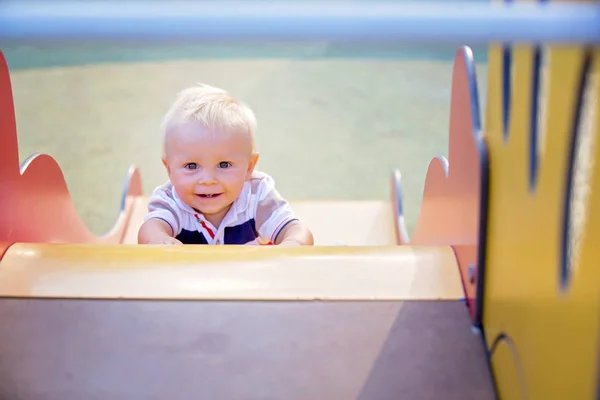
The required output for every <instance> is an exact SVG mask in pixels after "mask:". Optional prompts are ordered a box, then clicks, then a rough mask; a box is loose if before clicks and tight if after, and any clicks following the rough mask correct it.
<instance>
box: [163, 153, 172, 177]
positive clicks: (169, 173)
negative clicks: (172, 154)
mask: <svg viewBox="0 0 600 400" xmlns="http://www.w3.org/2000/svg"><path fill="white" fill-rule="evenodd" d="M161 160H162V163H163V165H164V166H165V168H166V169H167V175H171V167H170V166H169V163H168V162H167V160H166V159H165V158H164V157H163V158H161Z"/></svg>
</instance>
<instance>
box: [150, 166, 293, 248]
mask: <svg viewBox="0 0 600 400" xmlns="http://www.w3.org/2000/svg"><path fill="white" fill-rule="evenodd" d="M150 218H160V219H162V220H163V221H165V222H167V223H168V224H169V225H171V228H172V229H173V233H174V236H175V238H177V239H178V240H179V241H181V242H182V243H183V244H246V245H259V244H268V243H274V242H275V238H276V237H277V234H278V233H279V232H280V231H281V229H282V228H283V227H284V226H285V225H286V224H288V223H289V222H291V221H294V220H296V219H297V218H296V217H295V215H294V213H293V212H292V209H291V207H290V205H289V203H288V202H287V201H286V200H285V199H283V197H281V195H280V194H279V192H277V190H276V189H275V182H274V181H273V178H271V177H270V176H269V175H267V174H265V173H263V172H258V171H255V172H254V173H253V174H252V177H251V178H250V179H249V180H248V181H246V182H245V183H244V186H243V188H242V191H241V193H240V195H239V197H238V198H237V199H236V200H235V202H234V203H233V204H232V206H231V208H230V210H229V211H228V212H227V214H226V215H225V217H224V218H223V221H222V222H221V225H220V226H219V228H218V229H217V228H216V227H215V226H213V225H212V224H211V223H210V222H209V221H208V220H206V218H204V216H203V215H202V214H201V213H199V212H197V211H195V210H194V209H193V208H192V207H190V206H188V205H187V204H185V203H183V202H182V201H181V199H180V198H179V196H177V193H176V192H175V189H174V188H173V185H172V184H171V182H169V181H167V182H166V183H164V184H163V185H161V186H159V187H157V188H156V189H154V191H153V192H152V195H151V196H150V200H149V203H148V214H146V216H145V217H144V222H145V221H147V220H149V219H150Z"/></svg>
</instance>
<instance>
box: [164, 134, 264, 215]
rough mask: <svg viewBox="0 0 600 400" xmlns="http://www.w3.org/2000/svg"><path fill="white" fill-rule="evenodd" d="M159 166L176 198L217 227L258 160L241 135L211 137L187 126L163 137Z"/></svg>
mask: <svg viewBox="0 0 600 400" xmlns="http://www.w3.org/2000/svg"><path fill="white" fill-rule="evenodd" d="M165 156H166V157H165V158H164V159H163V164H164V165H165V167H166V168H167V173H168V175H169V179H170V180H171V183H172V184H173V187H174V188H175V191H176V192H177V195H178V196H179V198H180V199H181V200H182V201H183V202H185V203H186V204H188V205H189V206H190V207H192V208H194V209H195V210H196V211H199V212H200V213H202V214H203V215H204V216H205V217H206V219H208V220H209V221H210V222H211V223H212V224H213V225H216V226H218V225H219V224H220V223H221V220H222V219H223V217H224V216H225V214H227V211H228V210H229V208H230V207H231V204H232V203H233V202H234V201H235V200H236V199H237V198H238V196H239V195H240V192H241V191H242V188H243V186H244V182H245V181H246V180H247V179H249V178H250V176H251V174H252V172H253V170H254V166H255V165H256V162H257V160H258V154H255V153H254V154H253V153H252V142H251V140H250V138H249V137H247V135H243V134H211V133H210V132H207V131H206V129H204V128H203V127H202V126H201V125H200V124H199V123H188V124H185V125H183V126H181V127H179V128H178V129H177V130H175V131H173V132H170V134H169V135H168V136H167V142H166V149H165Z"/></svg>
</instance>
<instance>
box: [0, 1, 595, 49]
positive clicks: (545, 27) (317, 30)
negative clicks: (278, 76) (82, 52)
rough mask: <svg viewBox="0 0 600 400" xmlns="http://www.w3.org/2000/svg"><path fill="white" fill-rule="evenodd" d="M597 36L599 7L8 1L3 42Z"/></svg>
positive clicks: (0, 9) (0, 10)
mask: <svg viewBox="0 0 600 400" xmlns="http://www.w3.org/2000/svg"><path fill="white" fill-rule="evenodd" d="M73 38H75V39H92V38H94V39H103V40H107V39H182V38H184V39H200V40H217V39H229V40H232V39H233V40H242V39H252V40H255V39H259V40H266V39H268V40H303V41H306V40H352V41H359V40H362V41H365V40H368V41H428V42H436V43H439V42H448V41H450V42H457V41H458V42H463V43H465V44H469V45H471V44H475V43H489V42H492V41H505V42H515V41H519V42H560V43H566V42H568V43H574V42H580V43H600V4H598V3H597V2H595V3H569V4H560V3H534V2H532V3H503V2H489V3H473V2H456V3H450V2H443V3H431V2H418V3H417V2H416V1H415V2H408V3H407V2H394V3H390V2H384V3H381V2H359V3H357V2H338V1H335V2H331V1H326V0H321V1H318V2H310V1H302V2H296V3H294V2H283V3H281V2H256V1H250V0H249V1H244V2H224V1H219V2H216V1H211V2H202V1H198V2H189V1H188V2H181V1H179V2H177V1H136V2H119V1H100V2H83V3H82V2H73V1H44V2H31V1H8V2H3V3H2V4H0V39H58V40H60V39H73Z"/></svg>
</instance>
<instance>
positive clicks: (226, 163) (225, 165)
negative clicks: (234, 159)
mask: <svg viewBox="0 0 600 400" xmlns="http://www.w3.org/2000/svg"><path fill="white" fill-rule="evenodd" d="M229 167H231V163H230V162H229V161H221V162H220V163H219V168H229Z"/></svg>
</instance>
